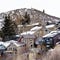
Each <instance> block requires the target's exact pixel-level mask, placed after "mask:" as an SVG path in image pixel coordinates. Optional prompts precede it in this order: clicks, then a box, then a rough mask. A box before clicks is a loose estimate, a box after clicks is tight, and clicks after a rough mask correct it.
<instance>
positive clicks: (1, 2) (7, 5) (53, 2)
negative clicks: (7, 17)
mask: <svg viewBox="0 0 60 60" xmlns="http://www.w3.org/2000/svg"><path fill="white" fill-rule="evenodd" d="M20 8H35V9H38V10H41V11H42V10H43V9H45V12H46V13H47V14H50V15H53V16H57V17H60V0H0V13H1V12H6V11H9V10H14V9H20Z"/></svg>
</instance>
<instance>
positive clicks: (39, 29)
mask: <svg viewBox="0 0 60 60" xmlns="http://www.w3.org/2000/svg"><path fill="white" fill-rule="evenodd" d="M55 28H56V27H55V25H54V24H51V25H46V26H35V27H33V28H32V29H30V31H35V33H34V35H37V36H41V37H42V36H44V35H46V34H48V33H49V32H50V31H53V30H55Z"/></svg>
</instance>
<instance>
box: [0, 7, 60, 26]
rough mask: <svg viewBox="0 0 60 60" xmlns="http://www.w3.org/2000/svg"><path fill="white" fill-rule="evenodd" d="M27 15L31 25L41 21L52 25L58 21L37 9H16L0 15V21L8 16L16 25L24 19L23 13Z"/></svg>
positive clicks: (56, 18)
mask: <svg viewBox="0 0 60 60" xmlns="http://www.w3.org/2000/svg"><path fill="white" fill-rule="evenodd" d="M26 12H27V13H28V14H29V15H30V20H31V21H30V24H32V23H38V22H40V23H41V22H42V21H43V20H44V21H45V22H47V21H51V22H53V23H55V22H57V21H59V20H60V18H58V17H55V16H51V15H48V14H46V13H45V11H44V10H43V11H39V10H37V9H33V8H31V9H27V8H21V9H16V10H12V11H8V12H5V13H1V14H0V20H1V19H2V18H4V16H5V15H8V14H9V15H10V17H11V19H12V20H13V21H15V22H16V24H18V25H19V24H20V22H21V19H22V18H23V17H24V15H25V13H26Z"/></svg>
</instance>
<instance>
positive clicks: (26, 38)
mask: <svg viewBox="0 0 60 60" xmlns="http://www.w3.org/2000/svg"><path fill="white" fill-rule="evenodd" d="M35 39H36V36H35V35H31V34H27V35H21V37H20V39H19V40H18V42H24V43H25V44H26V47H27V48H28V49H29V48H33V47H34V41H35Z"/></svg>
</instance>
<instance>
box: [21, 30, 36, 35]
mask: <svg viewBox="0 0 60 60" xmlns="http://www.w3.org/2000/svg"><path fill="white" fill-rule="evenodd" d="M34 33H35V31H27V32H23V33H21V35H28V34H30V35H32V34H34Z"/></svg>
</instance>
